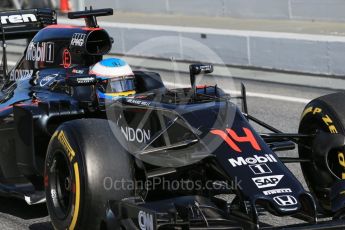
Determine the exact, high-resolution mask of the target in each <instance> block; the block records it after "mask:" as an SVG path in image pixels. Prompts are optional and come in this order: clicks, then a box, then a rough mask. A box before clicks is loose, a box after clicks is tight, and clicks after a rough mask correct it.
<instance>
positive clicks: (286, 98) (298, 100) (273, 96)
mask: <svg viewBox="0 0 345 230" xmlns="http://www.w3.org/2000/svg"><path fill="white" fill-rule="evenodd" d="M164 84H165V85H166V86H168V87H181V88H183V87H189V85H185V84H175V83H173V82H164ZM225 92H226V93H230V94H235V95H240V94H241V92H240V91H230V90H225ZM247 96H248V97H258V98H265V99H271V100H277V101H288V102H294V103H303V104H307V103H308V102H310V101H311V99H308V98H300V97H289V96H282V95H276V94H267V93H256V92H247Z"/></svg>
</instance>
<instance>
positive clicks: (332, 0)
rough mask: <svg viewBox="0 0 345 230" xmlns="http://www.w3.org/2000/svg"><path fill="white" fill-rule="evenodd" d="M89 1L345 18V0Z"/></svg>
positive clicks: (146, 8) (119, 6) (140, 8)
mask: <svg viewBox="0 0 345 230" xmlns="http://www.w3.org/2000/svg"><path fill="white" fill-rule="evenodd" d="M74 1H77V0H74ZM88 5H93V6H94V7H97V8H100V7H112V8H114V9H115V10H117V11H123V12H141V13H155V14H176V15H201V16H202V15H207V16H217V17H238V18H266V19H288V20H290V19H292V20H293V19H299V20H331V21H345V13H344V12H345V0H97V1H96V0H85V6H88Z"/></svg>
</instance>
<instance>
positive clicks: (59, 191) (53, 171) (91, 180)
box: [45, 119, 134, 229]
mask: <svg viewBox="0 0 345 230" xmlns="http://www.w3.org/2000/svg"><path fill="white" fill-rule="evenodd" d="M133 175H134V170H133V161H132V158H131V155H130V154H128V153H127V152H126V151H125V150H124V149H123V147H122V146H121V144H120V143H119V142H118V141H117V139H116V138H115V136H114V135H113V133H112V130H111V129H110V127H109V124H108V121H107V120H101V119H83V120H74V121H69V122H66V123H64V124H62V125H61V126H60V127H59V128H58V129H57V130H56V132H55V133H54V135H53V137H52V138H51V140H50V143H49V146H48V152H47V157H46V163H45V187H46V197H47V207H48V211H49V215H50V217H51V220H52V224H53V226H54V228H55V229H100V227H101V226H103V225H104V223H105V221H106V218H105V215H106V205H107V201H108V200H121V199H123V198H126V197H129V196H132V195H133V191H131V190H126V189H123V188H122V189H115V188H114V187H113V186H110V185H112V183H113V182H114V181H115V180H116V181H117V180H120V181H121V180H122V179H124V180H129V181H133V178H134V177H133ZM105 183H107V184H105Z"/></svg>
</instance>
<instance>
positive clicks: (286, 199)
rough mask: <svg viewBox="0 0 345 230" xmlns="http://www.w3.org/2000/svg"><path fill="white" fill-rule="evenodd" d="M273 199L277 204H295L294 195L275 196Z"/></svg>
mask: <svg viewBox="0 0 345 230" xmlns="http://www.w3.org/2000/svg"><path fill="white" fill-rule="evenodd" d="M273 200H274V201H275V202H276V203H277V204H278V205H279V206H291V205H296V204H297V200H296V198H295V197H293V196H290V195H282V196H276V197H273Z"/></svg>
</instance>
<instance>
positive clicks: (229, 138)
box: [211, 128, 261, 153]
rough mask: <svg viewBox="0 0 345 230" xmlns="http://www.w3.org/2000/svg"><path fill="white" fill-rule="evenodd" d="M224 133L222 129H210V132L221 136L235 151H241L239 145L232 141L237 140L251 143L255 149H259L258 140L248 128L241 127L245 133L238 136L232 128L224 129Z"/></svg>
mask: <svg viewBox="0 0 345 230" xmlns="http://www.w3.org/2000/svg"><path fill="white" fill-rule="evenodd" d="M226 132H227V133H225V132H224V131H222V130H212V131H211V133H212V134H215V135H218V136H219V137H221V138H222V139H223V140H224V141H225V142H226V143H227V144H228V145H229V146H230V148H231V149H233V150H235V151H236V152H239V153H241V152H242V150H241V149H240V147H238V145H237V144H236V143H235V142H234V141H236V142H239V143H243V142H248V143H250V144H251V145H252V147H253V148H254V149H255V150H257V151H260V150H261V148H260V146H259V144H258V142H257V141H256V139H255V137H254V135H253V133H252V131H251V130H250V129H248V128H243V132H244V133H245V136H242V137H240V136H238V135H237V134H236V132H235V131H234V130H232V129H226Z"/></svg>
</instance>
